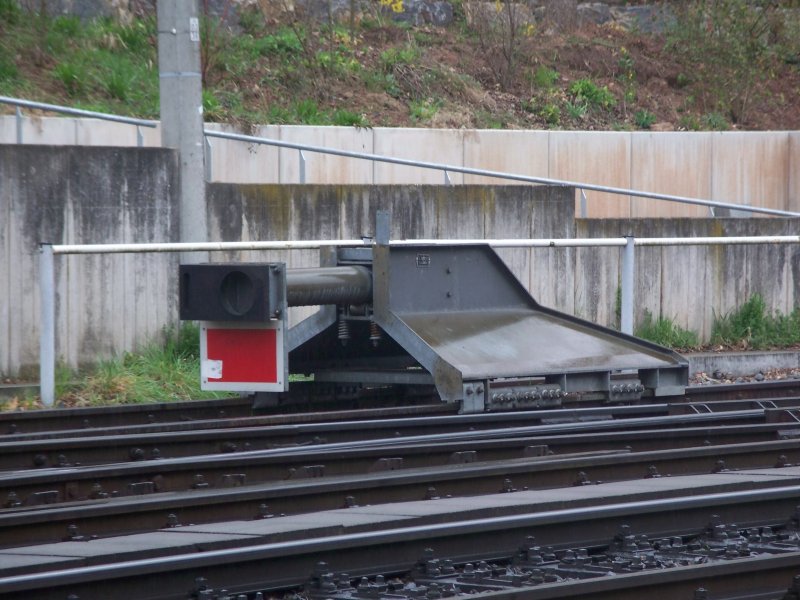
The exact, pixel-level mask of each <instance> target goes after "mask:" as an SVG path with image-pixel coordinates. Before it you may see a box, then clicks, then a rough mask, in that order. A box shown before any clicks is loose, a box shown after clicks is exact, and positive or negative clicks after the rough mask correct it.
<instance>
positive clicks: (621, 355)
mask: <svg viewBox="0 0 800 600" xmlns="http://www.w3.org/2000/svg"><path fill="white" fill-rule="evenodd" d="M373 256H374V261H375V262H374V265H373V277H374V286H375V292H374V304H375V318H376V322H378V324H379V325H380V326H381V327H382V328H383V329H384V330H386V331H387V332H388V333H389V335H390V336H391V337H392V338H393V339H394V340H395V341H396V342H398V343H399V344H400V345H401V346H402V347H403V348H404V349H405V350H406V351H408V352H409V354H411V355H412V356H413V357H414V358H415V359H416V360H417V361H419V363H420V364H421V365H422V366H423V367H424V368H425V369H427V370H428V371H429V372H430V373H431V374H432V375H433V377H434V380H435V382H436V387H437V389H438V391H439V394H440V396H441V397H442V399H443V400H445V401H457V400H464V398H465V391H464V383H466V382H467V381H476V380H478V381H480V380H483V381H485V382H486V385H484V386H482V387H483V388H487V387H488V383H489V381H490V380H493V379H502V378H520V379H521V378H530V377H543V378H546V379H547V381H548V382H549V383H561V385H562V388H563V391H565V392H567V391H570V392H571V391H609V390H610V388H611V383H610V377H611V374H612V373H613V372H618V371H623V370H624V371H632V372H633V375H634V377H635V376H636V374H637V373H639V375H640V377H641V379H642V383H643V384H644V385H645V386H646V387H649V388H652V389H653V390H654V393H655V394H657V395H658V394H659V393H660V392H661V393H663V391H664V390H666V389H668V390H669V391H670V392H671V393H675V392H678V391H682V386H685V385H687V383H688V363H687V361H686V360H685V359H683V358H682V357H681V356H680V355H678V354H676V353H675V352H672V351H670V350H668V349H666V348H662V347H659V346H656V345H655V344H651V343H649V342H645V341H643V340H640V339H637V338H634V337H632V336H629V335H625V334H621V333H618V332H616V331H614V330H611V329H608V328H604V327H600V326H598V325H595V324H593V323H589V322H587V321H583V320H581V319H578V318H575V317H572V316H570V315H566V314H563V313H559V312H557V311H555V310H552V309H548V308H545V307H543V306H541V305H539V304H538V303H537V302H536V301H535V300H534V299H533V298H532V297H531V296H530V294H529V293H528V292H527V290H526V289H525V288H524V287H523V286H522V284H520V283H519V281H517V279H516V278H515V277H514V275H513V274H512V273H511V272H510V271H509V270H508V267H506V265H505V264H504V263H503V262H502V260H501V259H500V258H499V257H498V256H497V254H496V253H495V252H494V251H493V250H492V249H491V248H490V247H488V246H483V245H476V246H458V247H451V248H447V247H438V246H424V245H420V246H403V247H387V246H377V247H376V248H375V249H374V251H373ZM581 373H584V374H586V375H585V376H581V375H580V374H581ZM604 373H606V374H607V375H604ZM573 374H578V375H577V376H576V377H571V375H573ZM559 378H560V379H559ZM473 404H474V405H471V406H469V407H467V406H466V405H465V406H464V410H465V411H468V412H471V411H479V410H483V408H484V406H485V405H486V403H485V401H483V400H475V401H474V402H473Z"/></svg>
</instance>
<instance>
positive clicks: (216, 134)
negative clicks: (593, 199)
mask: <svg viewBox="0 0 800 600" xmlns="http://www.w3.org/2000/svg"><path fill="white" fill-rule="evenodd" d="M203 133H204V134H205V136H206V137H213V138H221V139H227V140H233V141H238V142H247V143H249V144H264V145H266V146H277V147H279V148H290V149H293V150H300V151H301V152H302V151H308V152H319V153H322V154H332V155H334V156H344V157H348V158H358V159H363V160H372V161H376V162H385V163H392V164H395V165H405V166H409V167H419V168H422V169H434V170H438V171H444V173H445V178H446V179H449V178H448V173H451V172H452V173H462V174H465V175H480V176H482V177H495V178H498V179H509V180H512V181H524V182H526V183H540V184H547V185H561V186H565V187H574V188H577V189H580V190H591V191H594V192H606V193H609V194H620V195H623V196H636V197H639V198H650V199H652V200H666V201H669V202H679V203H682V204H695V205H698V206H706V207H709V208H723V209H730V210H741V211H744V212H754V213H763V214H768V215H773V216H780V217H800V213H797V212H791V211H787V210H779V209H776V208H764V207H758V206H749V205H746V204H733V203H730V202H717V201H714V200H701V199H699V198H690V197H688V196H674V195H671V194H658V193H656V192H645V191H642V190H633V189H628V188H619V187H613V186H606V185H597V184H593V183H582V182H580V181H570V180H567V179H552V178H550V177H534V176H531V175H519V174H517V173H508V172H505V171H490V170H486V169H474V168H472V167H459V166H458V165H448V164H444V163H432V162H425V161H420V160H411V159H407V158H395V157H392V156H385V155H383V154H369V153H366V152H352V151H350V150H339V149H337V148H329V147H326V146H312V145H309V144H298V143H296V142H284V141H281V140H273V139H270V138H261V137H255V136H252V135H243V134H239V133H226V132H223V131H212V130H210V129H205V130H204V131H203ZM303 179H304V178H303ZM301 183H304V181H302V180H301Z"/></svg>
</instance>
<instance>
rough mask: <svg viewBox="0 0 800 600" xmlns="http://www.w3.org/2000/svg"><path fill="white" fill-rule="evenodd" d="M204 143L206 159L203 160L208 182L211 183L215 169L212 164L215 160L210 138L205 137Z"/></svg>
mask: <svg viewBox="0 0 800 600" xmlns="http://www.w3.org/2000/svg"><path fill="white" fill-rule="evenodd" d="M203 142H204V143H203V148H204V149H205V151H206V154H205V158H204V159H203V163H204V164H205V176H206V182H210V181H211V176H212V175H213V169H214V166H213V165H212V164H211V160H212V158H213V154H212V152H211V142H210V141H209V139H208V136H204V137H203Z"/></svg>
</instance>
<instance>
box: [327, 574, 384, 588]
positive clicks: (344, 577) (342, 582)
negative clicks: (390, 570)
mask: <svg viewBox="0 0 800 600" xmlns="http://www.w3.org/2000/svg"><path fill="white" fill-rule="evenodd" d="M380 577H383V575H380ZM337 586H338V587H339V588H340V589H343V590H347V589H350V574H349V573H339V580H338V581H337Z"/></svg>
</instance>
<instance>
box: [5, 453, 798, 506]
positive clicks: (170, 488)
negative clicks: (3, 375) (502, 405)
mask: <svg viewBox="0 0 800 600" xmlns="http://www.w3.org/2000/svg"><path fill="white" fill-rule="evenodd" d="M435 443H441V442H437V441H436V439H435V438H431V439H430V440H429V441H427V442H420V443H416V444H413V446H414V447H409V446H412V444H411V443H405V444H397V443H396V442H395V444H392V443H391V442H387V444H385V445H383V446H372V447H369V448H364V447H361V448H354V447H351V448H346V447H342V446H341V445H337V444H331V445H330V446H329V447H324V446H321V447H313V448H310V449H307V450H304V451H297V450H288V451H287V450H278V451H249V452H237V453H234V454H216V455H206V456H203V457H184V458H176V459H161V460H156V461H152V460H151V461H146V462H135V463H126V464H119V463H118V464H111V465H102V466H99V467H62V468H50V469H41V470H37V471H11V472H5V473H2V474H0V490H4V491H5V492H6V494H9V495H10V494H11V493H12V492H13V493H14V495H15V497H17V498H19V499H20V501H22V502H23V503H27V504H31V503H35V502H37V501H39V500H38V499H39V498H41V499H42V500H41V501H46V502H48V503H52V504H54V503H61V502H70V501H77V500H84V499H87V498H92V497H96V496H97V494H98V493H101V494H106V495H107V494H111V493H114V494H124V492H125V490H126V488H127V487H128V486H130V485H131V482H138V483H136V484H133V485H132V486H131V487H130V488H129V489H128V491H127V494H128V495H131V494H137V493H153V492H179V491H184V490H188V489H193V488H194V489H197V488H204V487H214V488H222V487H226V486H234V485H246V484H254V483H263V482H268V481H281V480H285V479H298V478H309V477H311V478H313V477H322V476H332V475H352V474H357V475H361V474H364V473H370V472H377V473H378V474H379V476H381V475H382V474H384V473H385V472H388V471H392V470H395V469H409V468H414V467H416V468H425V467H426V466H428V465H430V464H431V462H433V461H434V460H439V461H441V463H443V465H440V466H441V473H439V474H437V478H438V479H439V480H442V481H445V480H447V479H448V475H447V471H448V470H449V469H455V468H456V467H454V466H453V465H452V464H450V458H451V456H452V452H451V451H449V449H448V450H446V451H445V452H441V453H436V452H434V451H430V452H429V453H425V452H424V450H423V452H422V453H420V451H419V447H420V446H422V447H423V448H424V447H426V446H428V447H430V446H431V445H433V444H435ZM512 447H513V446H512ZM798 447H800V440H798V439H797V438H795V439H789V440H780V441H777V442H757V443H755V444H746V445H739V446H737V445H720V446H710V445H709V446H700V447H694V448H682V449H678V450H659V451H650V452H639V453H630V456H626V457H617V458H615V459H614V460H611V461H610V462H607V461H608V459H606V458H600V459H597V458H595V457H593V456H591V455H588V456H587V455H583V456H581V457H579V458H575V459H574V460H570V459H568V458H567V457H565V456H558V455H556V456H546V457H540V458H537V457H533V458H529V459H520V460H523V462H524V463H525V464H526V465H527V464H528V463H527V461H531V462H530V465H529V466H526V469H530V472H531V473H533V472H536V473H537V477H536V478H535V479H533V480H531V481H527V480H526V481H525V482H523V483H520V482H517V483H518V485H523V484H524V485H534V486H536V487H557V486H559V485H570V484H573V483H575V482H576V481H577V480H578V477H577V473H578V472H579V471H584V472H588V473H589V474H588V475H587V476H586V477H587V480H588V478H591V480H600V481H608V480H611V479H620V478H624V477H626V476H629V477H632V478H636V477H640V478H641V477H645V476H647V474H648V468H649V467H650V466H651V464H652V465H655V466H656V467H658V466H659V465H661V469H664V470H667V469H668V470H669V471H675V470H689V469H691V470H692V472H694V473H703V472H705V473H709V472H712V471H714V470H715V469H717V470H723V469H726V468H732V467H738V468H756V467H769V466H774V465H776V464H778V463H779V462H780V458H779V457H780V456H781V455H782V454H783V455H784V458H783V461H784V462H787V461H788V462H789V463H791V462H792V461H795V462H800V456H795V454H796V452H795V451H796V449H797V448H798ZM464 448H465V449H463V450H461V451H466V452H470V450H469V449H468V448H469V444H468V443H467V444H465V447H464ZM456 452H457V451H456ZM616 452H622V453H625V454H627V450H625V449H622V448H619V449H618V450H616ZM524 453H525V449H524V448H523V449H522V452H520V454H522V455H524ZM476 459H477V457H476ZM726 459H727V460H728V461H733V463H734V464H732V465H729V464H728V463H726V462H725V460H726ZM734 459H735V460H734ZM463 460H464V462H468V461H469V460H470V458H468V457H466V456H465V457H463ZM676 461H677V462H676ZM681 461H683V463H684V464H683V465H681ZM458 468H462V467H458ZM463 468H467V467H463ZM475 468H478V467H477V466H476V467H475ZM523 472H526V473H527V472H528V471H527V470H525V469H523ZM433 483H434V484H435V480H434V482H433ZM492 485H495V487H496V488H497V490H498V491H499V490H500V489H501V485H500V484H495V483H492ZM98 486H99V488H98ZM454 493H466V490H464V489H463V488H462V489H459V490H457V491H454Z"/></svg>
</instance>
